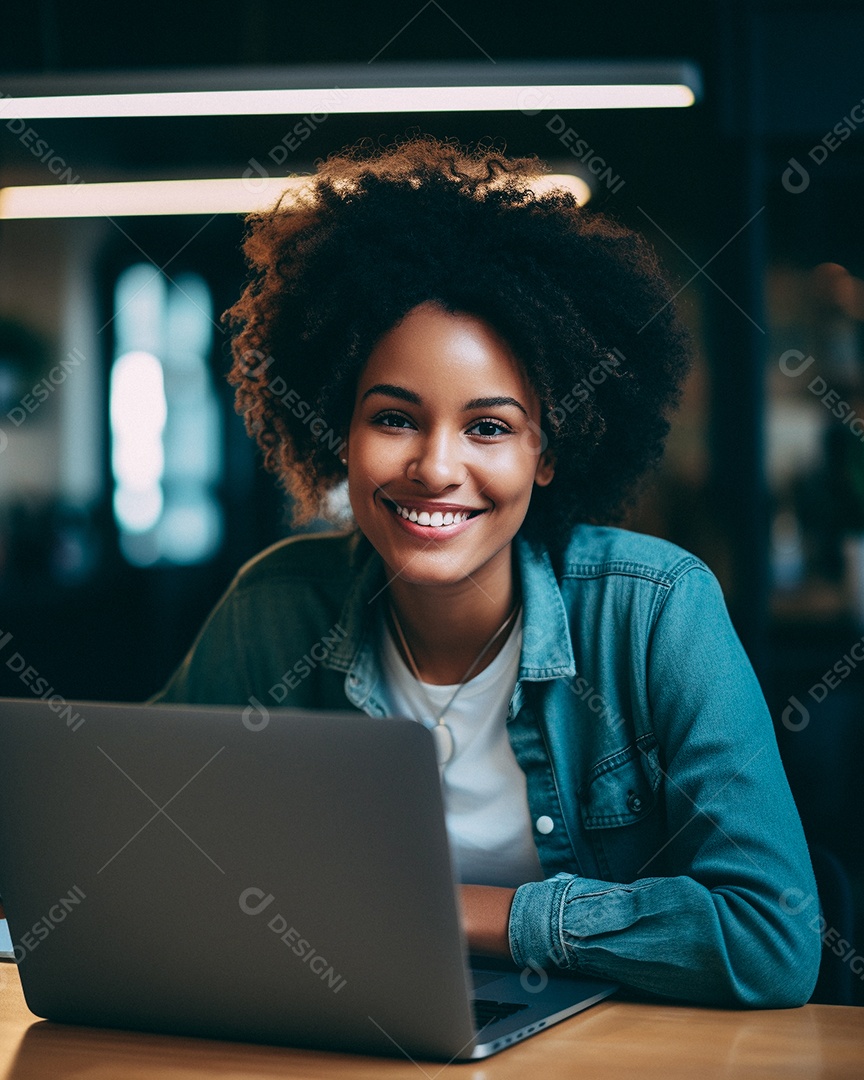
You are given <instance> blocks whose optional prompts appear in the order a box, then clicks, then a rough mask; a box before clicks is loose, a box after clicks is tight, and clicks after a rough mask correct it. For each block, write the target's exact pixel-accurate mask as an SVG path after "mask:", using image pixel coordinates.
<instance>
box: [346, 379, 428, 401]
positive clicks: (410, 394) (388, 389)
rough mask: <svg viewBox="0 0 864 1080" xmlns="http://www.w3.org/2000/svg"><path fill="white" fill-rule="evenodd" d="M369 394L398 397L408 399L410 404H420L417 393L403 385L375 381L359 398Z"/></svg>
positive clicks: (403, 399)
mask: <svg viewBox="0 0 864 1080" xmlns="http://www.w3.org/2000/svg"><path fill="white" fill-rule="evenodd" d="M370 394H384V395H386V396H387V397H395V398H399V400H400V401H408V402H410V403H411V404H412V405H422V401H421V399H420V395H419V394H415V393H414V391H413V390H406V389H405V387H404V386H394V385H393V384H392V383H376V384H375V385H374V386H370V387H369V389H368V390H367V391H366V393H365V394H364V395H363V397H362V398H361V399H360V400H361V401H365V400H366V398H367V397H369V395H370Z"/></svg>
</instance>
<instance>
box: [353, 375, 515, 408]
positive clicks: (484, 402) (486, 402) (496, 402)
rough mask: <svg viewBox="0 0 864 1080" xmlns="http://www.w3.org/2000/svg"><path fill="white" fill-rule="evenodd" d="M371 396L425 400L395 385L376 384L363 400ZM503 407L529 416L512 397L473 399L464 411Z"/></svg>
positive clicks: (412, 400)
mask: <svg viewBox="0 0 864 1080" xmlns="http://www.w3.org/2000/svg"><path fill="white" fill-rule="evenodd" d="M371 394H384V395H385V396H386V397H394V398H398V399H399V400H400V401H408V402H410V403H411V404H412V405H422V404H423V399H422V398H421V397H420V395H419V394H415V393H414V391H413V390H406V389H405V387H404V386H395V385H394V384H393V383H376V384H375V385H374V386H370V387H369V389H368V390H367V391H366V393H365V394H364V395H363V397H362V398H361V400H362V401H365V400H366V398H368V397H369V396H370V395H371ZM501 405H515V406H516V408H517V409H519V411H520V412H523V413H525V415H526V416H527V415H528V411H527V409H526V408H525V406H524V405H521V404H520V403H519V402H518V401H517V400H516V398H512V397H482V398H472V399H471V400H470V401H466V402H465V404H464V405H463V406H462V409H463V411H464V412H469V411H470V410H471V409H495V408H498V407H499V406H501Z"/></svg>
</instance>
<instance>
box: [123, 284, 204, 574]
mask: <svg viewBox="0 0 864 1080" xmlns="http://www.w3.org/2000/svg"><path fill="white" fill-rule="evenodd" d="M114 320H115V351H114V360H113V364H112V367H111V386H110V424H111V469H112V473H113V477H114V498H113V504H114V517H115V519H116V521H117V526H118V529H119V532H120V546H121V549H122V551H123V554H124V555H125V557H126V559H127V560H128V561H129V562H130V563H132V564H133V565H135V566H152V565H153V564H155V563H176V564H182V565H190V564H193V563H199V562H203V561H205V560H206V559H209V558H210V557H211V556H213V555H214V554H215V553H216V552H217V551H218V549H219V546H220V543H221V540H222V526H223V522H222V510H221V507H220V504H219V500H218V498H217V495H216V488H217V485H218V484H219V482H220V480H221V479H222V470H223V458H222V453H223V452H222V431H221V419H220V413H219V402H218V398H217V395H216V390H215V388H214V386H213V380H212V377H211V374H210V369H209V366H208V363H207V358H208V356H209V353H210V348H211V345H212V328H213V322H212V300H211V296H210V290H209V289H208V287H207V285H206V283H205V282H204V280H203V279H202V278H201V277H200V276H199V275H197V274H181V275H178V276H177V278H176V279H175V281H174V282H170V281H167V280H166V278H165V277H164V276H163V275H162V274H161V273H160V272H159V271H158V270H157V269H156V268H155V267H153V266H151V265H149V264H147V263H139V264H137V265H134V266H130V267H128V268H127V269H126V270H124V271H123V273H122V274H121V275H120V276H119V278H118V279H117V283H116V286H115V290H114Z"/></svg>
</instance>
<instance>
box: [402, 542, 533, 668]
mask: <svg viewBox="0 0 864 1080" xmlns="http://www.w3.org/2000/svg"><path fill="white" fill-rule="evenodd" d="M388 593H389V601H390V603H391V604H392V605H393V607H394V608H395V610H396V616H397V618H398V620H399V625H400V626H401V628H402V633H403V634H404V636H405V640H406V642H407V644H408V647H409V649H410V650H411V654H412V655H413V657H414V662H415V664H416V666H417V670H418V671H419V673H420V677H421V679H422V680H423V681H424V682H428V683H432V684H435V685H452V684H455V683H458V682H461V681H462V679H463V678H464V677H465V673H466V672H467V670H468V668H469V667H470V666H471V664H472V663H474V661H475V660H476V659H477V657H478V656H479V654H480V653H481V651H482V650H483V649H484V647H485V646H486V645H488V644H489V642H490V640H491V639H492V638H493V637H494V635H495V633H496V631H498V630H499V629H500V628H501V626H502V625H503V624H504V623H505V621H506V620H507V618H508V616H509V615H511V614H512V613H513V610H514V607H515V606H516V604H517V603H518V595H519V594H518V588H517V587H516V586H515V585H514V575H513V571H512V568H511V566H510V561H509V559H507V560H505V561H504V563H503V565H502V568H501V571H500V572H499V573H497V574H496V575H495V576H494V578H493V579H492V580H484V581H483V583H482V584H481V583H480V582H477V581H474V580H473V579H472V578H465V579H464V580H463V581H460V582H457V583H455V584H454V585H449V586H440V585H436V586H431V585H418V584H415V583H412V582H406V581H404V580H402V579H401V578H395V579H394V580H392V581H391V582H390V585H389V586H388ZM393 636H394V639H395V641H396V643H397V646H398V647H399V648H400V652H403V653H404V649H402V647H401V645H400V644H399V634H398V631H397V632H396V633H395V634H394V635H393ZM508 636H509V635H508V632H507V631H506V630H505V631H503V632H502V633H501V634H500V635H499V636H498V638H497V639H496V640H495V641H494V642H493V643H492V645H491V646H490V647H489V648H488V649H487V650H486V652H485V653H484V654H483V657H482V659H481V660H480V661H479V663H477V664H476V666H475V667H474V668H473V669H472V670H471V675H470V677H471V678H473V677H474V676H475V675H477V674H479V673H480V672H481V671H483V669H484V668H486V667H488V666H489V664H491V663H492V661H493V660H494V659H495V657H496V656H497V655H498V653H499V652H500V651H501V649H502V648H503V647H504V644H505V643H506V641H507V638H508ZM404 659H405V661H406V663H407V664H408V666H409V668H410V667H411V663H410V660H409V658H408V657H407V656H406V657H404Z"/></svg>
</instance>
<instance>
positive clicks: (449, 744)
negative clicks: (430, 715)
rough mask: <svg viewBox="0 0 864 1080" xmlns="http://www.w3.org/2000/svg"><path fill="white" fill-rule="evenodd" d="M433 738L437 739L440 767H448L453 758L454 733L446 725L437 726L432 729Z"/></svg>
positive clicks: (436, 749) (436, 748)
mask: <svg viewBox="0 0 864 1080" xmlns="http://www.w3.org/2000/svg"><path fill="white" fill-rule="evenodd" d="M432 736H433V738H434V739H435V754H436V756H437V758H438V764H439V765H446V764H447V762H448V761H449V760H450V758H452V757H453V732H452V731H451V730H450V728H449V727H447V725H446V724H436V725H435V727H434V728H432Z"/></svg>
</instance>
